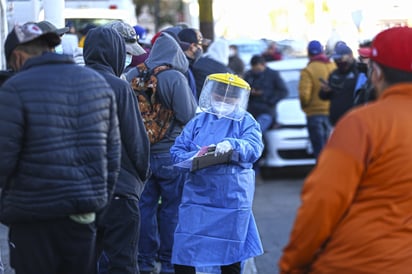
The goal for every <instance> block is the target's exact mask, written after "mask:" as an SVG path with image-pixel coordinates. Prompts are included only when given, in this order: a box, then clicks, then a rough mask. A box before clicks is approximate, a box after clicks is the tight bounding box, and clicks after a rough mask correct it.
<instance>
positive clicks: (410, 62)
mask: <svg viewBox="0 0 412 274" xmlns="http://www.w3.org/2000/svg"><path fill="white" fill-rule="evenodd" d="M370 59H371V60H372V61H374V62H377V63H379V64H381V65H383V66H387V67H389V68H394V69H398V70H402V71H406V72H412V28H409V27H395V28H390V29H387V30H384V31H382V32H380V33H379V34H378V35H376V37H375V39H373V42H372V46H371V53H370Z"/></svg>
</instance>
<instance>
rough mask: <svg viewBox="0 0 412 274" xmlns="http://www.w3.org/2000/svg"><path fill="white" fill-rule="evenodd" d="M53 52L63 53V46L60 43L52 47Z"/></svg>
mask: <svg viewBox="0 0 412 274" xmlns="http://www.w3.org/2000/svg"><path fill="white" fill-rule="evenodd" d="M54 52H56V53H58V54H63V46H62V45H61V44H60V45H58V46H56V47H55V48H54Z"/></svg>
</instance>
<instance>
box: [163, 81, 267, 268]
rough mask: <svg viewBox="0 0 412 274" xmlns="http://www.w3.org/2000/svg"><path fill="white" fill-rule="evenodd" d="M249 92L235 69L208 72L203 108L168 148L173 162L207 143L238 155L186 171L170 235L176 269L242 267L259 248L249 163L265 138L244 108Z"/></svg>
mask: <svg viewBox="0 0 412 274" xmlns="http://www.w3.org/2000/svg"><path fill="white" fill-rule="evenodd" d="M249 92H250V87H249V85H248V83H247V82H245V81H244V80H243V79H241V78H239V77H238V76H236V75H233V74H229V73H218V74H211V75H209V76H208V77H207V78H206V81H205V84H204V86H203V89H202V92H201V95H200V98H199V107H200V109H201V110H202V112H200V113H199V114H198V115H197V116H195V117H194V118H192V120H191V121H189V123H188V124H187V125H186V126H185V128H184V130H183V131H182V133H181V134H180V135H179V136H178V137H177V138H176V140H175V143H174V145H173V146H172V147H171V149H170V152H171V155H172V159H173V162H174V163H175V164H178V163H181V162H183V161H185V160H187V159H190V158H191V157H194V156H199V155H201V154H203V153H204V152H205V151H206V150H207V148H209V151H210V149H211V148H213V149H214V154H215V155H216V156H219V155H220V154H224V153H227V152H229V151H232V155H238V159H237V161H232V162H229V163H225V164H217V165H212V166H208V167H205V168H202V169H198V170H196V171H191V172H190V174H189V176H188V179H187V180H186V182H185V184H184V188H183V196H182V201H181V204H180V206H179V220H178V225H177V228H176V231H175V235H174V245H173V252H172V263H173V264H174V268H175V273H179V274H186V273H192V274H194V273H196V267H207V266H220V268H221V271H222V273H240V271H241V270H240V269H241V262H242V261H244V260H246V259H248V258H251V257H254V256H258V255H261V254H262V253H263V249H262V244H261V241H260V237H259V233H258V230H257V226H256V223H255V219H254V217H253V213H252V203H253V196H254V191H255V172H254V170H253V163H254V162H255V161H256V160H258V159H259V157H260V156H261V154H262V150H263V142H262V133H261V130H260V126H259V124H258V123H257V122H256V120H255V119H254V118H253V117H252V115H251V114H250V113H248V112H247V111H246V109H247V103H248V99H249ZM234 158H235V157H234ZM187 172H189V171H187Z"/></svg>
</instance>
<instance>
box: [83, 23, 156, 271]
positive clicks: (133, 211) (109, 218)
mask: <svg viewBox="0 0 412 274" xmlns="http://www.w3.org/2000/svg"><path fill="white" fill-rule="evenodd" d="M83 56H84V60H85V63H86V66H88V67H90V68H92V69H95V70H96V71H98V72H99V73H100V74H101V75H103V77H104V78H105V79H106V81H107V82H108V83H109V84H110V86H111V87H112V88H113V90H114V92H115V96H116V102H117V106H118V108H117V115H118V119H119V127H120V136H121V143H122V157H121V169H120V174H119V178H118V181H117V184H116V187H115V190H114V196H113V199H112V200H111V202H110V204H109V206H108V207H107V208H106V209H105V211H104V212H103V213H102V215H101V216H100V218H99V221H98V231H97V254H98V255H99V254H100V253H101V251H102V250H103V251H104V254H105V255H106V256H107V258H108V263H109V265H108V272H109V273H112V274H113V273H122V274H126V273H130V274H136V273H139V272H138V264H137V254H138V239H139V226H140V212H139V207H138V200H139V198H140V195H141V193H142V191H143V187H144V182H145V181H146V179H147V177H148V175H149V148H150V145H149V140H148V138H147V134H146V130H145V127H144V124H143V120H142V118H141V115H140V111H139V107H138V102H137V98H136V96H135V94H134V92H133V90H132V88H131V86H130V85H129V84H128V83H127V82H126V81H124V80H122V79H120V78H119V76H120V75H121V74H122V73H123V70H124V68H125V62H126V46H125V41H124V38H123V37H121V36H120V34H119V33H118V31H116V30H114V29H112V28H108V27H97V28H94V29H92V30H90V31H89V32H88V35H87V38H86V40H85V42H84V48H83Z"/></svg>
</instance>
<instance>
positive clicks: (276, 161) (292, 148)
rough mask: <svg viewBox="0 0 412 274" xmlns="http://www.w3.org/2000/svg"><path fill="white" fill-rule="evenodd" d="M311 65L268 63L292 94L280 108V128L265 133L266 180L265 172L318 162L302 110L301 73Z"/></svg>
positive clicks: (287, 61) (295, 61) (289, 61)
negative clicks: (269, 169)
mask: <svg viewBox="0 0 412 274" xmlns="http://www.w3.org/2000/svg"><path fill="white" fill-rule="evenodd" d="M307 63H308V59H307V58H294V59H285V60H281V61H274V62H268V63H267V66H268V67H269V68H271V69H274V70H277V71H278V72H279V73H280V75H281V77H282V78H283V80H284V81H285V84H286V86H287V87H288V90H289V95H288V97H286V98H284V99H282V100H281V101H280V102H279V103H278V104H277V108H276V110H277V117H278V118H277V119H278V124H279V127H277V128H275V129H270V130H269V131H267V132H266V133H265V142H266V143H265V144H266V152H265V156H264V157H263V158H262V159H261V160H260V162H259V166H260V167H261V169H262V176H265V173H266V172H263V171H265V169H268V168H280V167H282V168H283V167H294V166H312V165H314V164H315V162H316V160H315V158H314V156H313V153H312V152H313V151H312V146H311V143H310V140H309V134H308V131H307V127H306V116H305V113H304V112H303V111H302V109H301V107H300V101H299V91H298V84H299V77H300V71H301V70H302V68H304V67H305V66H306V65H307Z"/></svg>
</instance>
